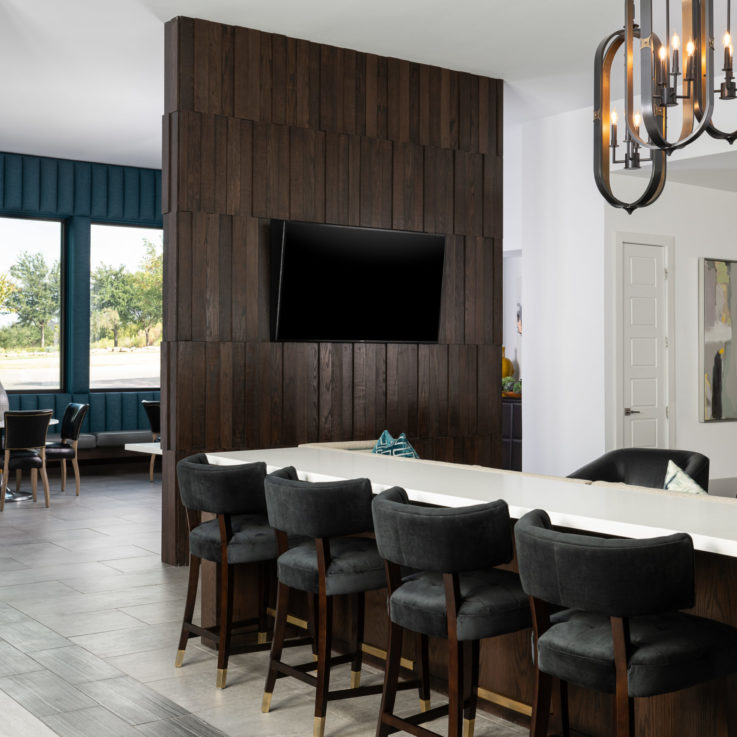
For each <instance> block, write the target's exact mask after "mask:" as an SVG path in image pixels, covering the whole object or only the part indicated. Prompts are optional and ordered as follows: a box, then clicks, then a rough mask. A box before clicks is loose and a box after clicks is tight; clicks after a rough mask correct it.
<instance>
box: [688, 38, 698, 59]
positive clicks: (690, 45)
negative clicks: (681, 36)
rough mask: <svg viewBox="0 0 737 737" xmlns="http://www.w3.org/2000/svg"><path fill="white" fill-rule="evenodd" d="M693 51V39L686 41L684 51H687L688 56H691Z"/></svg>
mask: <svg viewBox="0 0 737 737" xmlns="http://www.w3.org/2000/svg"><path fill="white" fill-rule="evenodd" d="M694 51H696V46H694V42H693V41H689V42H688V43H687V44H686V53H687V54H688V55H689V56H693V52H694Z"/></svg>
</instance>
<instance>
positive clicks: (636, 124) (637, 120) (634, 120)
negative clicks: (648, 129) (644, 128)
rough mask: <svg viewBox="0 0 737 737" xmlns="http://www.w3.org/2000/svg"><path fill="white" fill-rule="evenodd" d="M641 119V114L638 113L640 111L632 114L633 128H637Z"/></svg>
mask: <svg viewBox="0 0 737 737" xmlns="http://www.w3.org/2000/svg"><path fill="white" fill-rule="evenodd" d="M641 120H642V116H641V115H640V113H635V114H634V117H633V122H634V124H635V128H639V127H640V121H641Z"/></svg>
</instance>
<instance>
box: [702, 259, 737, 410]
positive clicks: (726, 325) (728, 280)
mask: <svg viewBox="0 0 737 737" xmlns="http://www.w3.org/2000/svg"><path fill="white" fill-rule="evenodd" d="M735 331H737V261H726V260H724V259H713V258H701V259H699V377H700V382H701V390H700V392H699V420H700V421H701V422H721V421H724V420H737V334H736V333H735Z"/></svg>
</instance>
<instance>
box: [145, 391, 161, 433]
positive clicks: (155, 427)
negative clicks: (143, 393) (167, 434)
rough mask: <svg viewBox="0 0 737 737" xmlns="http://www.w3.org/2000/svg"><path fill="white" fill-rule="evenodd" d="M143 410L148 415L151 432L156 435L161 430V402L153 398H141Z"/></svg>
mask: <svg viewBox="0 0 737 737" xmlns="http://www.w3.org/2000/svg"><path fill="white" fill-rule="evenodd" d="M141 404H142V405H143V411H144V412H145V413H146V417H148V424H149V425H151V432H152V433H154V434H155V435H158V434H159V433H160V432H161V402H160V401H158V400H153V399H142V400H141Z"/></svg>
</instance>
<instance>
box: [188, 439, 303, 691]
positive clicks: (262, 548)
mask: <svg viewBox="0 0 737 737" xmlns="http://www.w3.org/2000/svg"><path fill="white" fill-rule="evenodd" d="M274 475H278V476H282V477H285V478H295V479H296V478H297V472H296V471H295V470H294V468H292V467H291V466H290V467H287V468H283V469H280V470H278V471H275V472H274ZM265 478H267V475H266V464H265V463H244V464H238V465H227V466H226V465H216V464H210V463H209V462H208V460H207V456H206V455H205V454H204V453H199V454H197V455H193V456H189V457H188V458H184V459H182V460H181V461H179V463H178V464H177V479H178V481H179V493H180V496H181V499H182V504H183V505H184V507H185V509H186V511H187V523H188V525H189V584H188V587H187V601H186V603H185V607H184V620H183V622H182V631H181V635H180V638H179V649H178V651H177V658H176V666H177V668H179V667H181V665H182V662H183V660H184V651H185V648H186V647H187V640H189V638H190V637H204V638H206V639H210V640H213V641H215V642H216V643H217V649H218V674H217V680H216V684H217V687H218V688H225V684H226V680H227V673H228V656H229V654H230V652H231V646H230V641H231V636H232V634H233V632H234V631H235V630H241V631H243V630H244V629H248V628H250V629H253V627H254V626H256V627H257V631H258V635H257V642H256V643H255V644H254V645H251V646H242V647H239V648H238V652H252V651H254V650H265V649H267V648H268V645H267V644H266V641H267V620H266V616H267V614H266V607H267V603H268V571H267V564H268V563H270V562H271V561H273V560H275V559H276V556H277V543H276V535H275V534H274V530H272V529H271V527H270V526H269V522H268V519H267V517H266V500H265V497H264V479H265ZM202 512H209V513H212V514H215V515H217V517H216V519H211V520H207V521H205V522H203V521H202ZM203 558H204V559H205V560H209V561H213V562H215V563H217V564H218V566H219V570H218V587H219V591H218V602H217V605H218V624H217V625H216V626H215V627H208V628H203V627H200V626H198V625H196V624H193V623H192V617H193V615H194V606H195V600H196V598H197V585H198V582H199V573H200V561H201V560H202V559H203ZM243 563H257V564H259V566H258V592H257V596H258V617H257V618H256V619H252V620H245V621H241V622H233V621H232V620H233V566H235V565H238V564H243Z"/></svg>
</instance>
